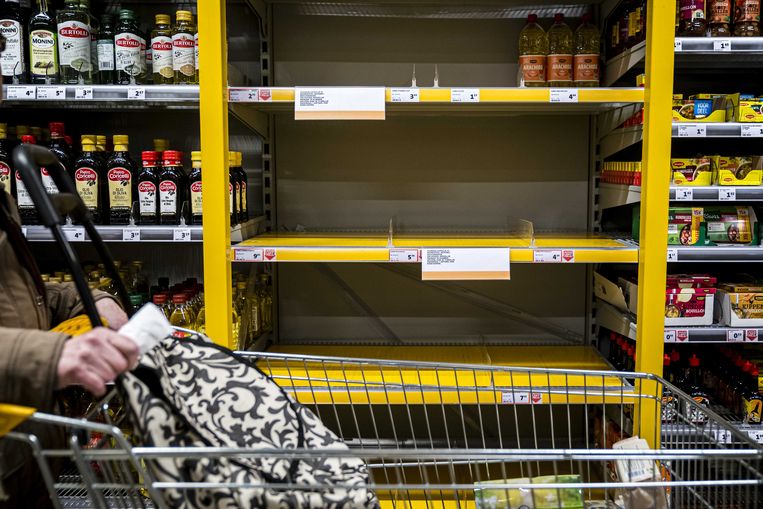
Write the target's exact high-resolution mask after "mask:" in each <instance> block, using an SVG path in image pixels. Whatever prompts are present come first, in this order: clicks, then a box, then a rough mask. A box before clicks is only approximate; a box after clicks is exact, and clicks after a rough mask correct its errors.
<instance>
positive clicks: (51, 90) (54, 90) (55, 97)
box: [37, 87, 66, 101]
mask: <svg viewBox="0 0 763 509" xmlns="http://www.w3.org/2000/svg"><path fill="white" fill-rule="evenodd" d="M37 99H44V100H48V101H63V100H65V99H66V87H37Z"/></svg>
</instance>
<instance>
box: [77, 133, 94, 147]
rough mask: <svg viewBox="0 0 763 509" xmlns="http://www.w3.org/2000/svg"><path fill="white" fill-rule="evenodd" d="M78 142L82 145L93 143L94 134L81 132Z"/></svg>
mask: <svg viewBox="0 0 763 509" xmlns="http://www.w3.org/2000/svg"><path fill="white" fill-rule="evenodd" d="M80 143H82V146H83V147H84V146H85V145H95V135H94V134H83V135H82V136H80Z"/></svg>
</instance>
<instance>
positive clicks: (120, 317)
mask: <svg viewBox="0 0 763 509" xmlns="http://www.w3.org/2000/svg"><path fill="white" fill-rule="evenodd" d="M95 307H96V309H98V314H99V315H101V316H102V317H103V318H105V319H106V320H107V321H108V322H109V328H110V329H114V330H119V329H120V328H121V327H122V326H123V325H124V324H126V323H127V314H126V313H125V312H124V311H123V310H122V308H120V307H119V304H117V303H116V302H114V300H113V299H101V300H99V301H98V302H96V303H95Z"/></svg>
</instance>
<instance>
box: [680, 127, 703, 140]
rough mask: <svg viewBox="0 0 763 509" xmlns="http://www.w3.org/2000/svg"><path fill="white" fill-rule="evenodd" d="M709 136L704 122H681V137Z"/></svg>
mask: <svg viewBox="0 0 763 509" xmlns="http://www.w3.org/2000/svg"><path fill="white" fill-rule="evenodd" d="M706 136H707V126H706V125H702V124H680V125H679V126H678V137H679V138H704V137H706Z"/></svg>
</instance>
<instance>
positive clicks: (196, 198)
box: [188, 151, 202, 224]
mask: <svg viewBox="0 0 763 509" xmlns="http://www.w3.org/2000/svg"><path fill="white" fill-rule="evenodd" d="M191 164H192V165H193V169H192V170H191V173H190V175H188V196H189V201H190V202H191V224H201V222H202V199H201V187H202V186H201V152H198V151H194V152H191Z"/></svg>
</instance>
